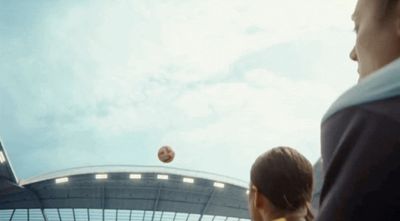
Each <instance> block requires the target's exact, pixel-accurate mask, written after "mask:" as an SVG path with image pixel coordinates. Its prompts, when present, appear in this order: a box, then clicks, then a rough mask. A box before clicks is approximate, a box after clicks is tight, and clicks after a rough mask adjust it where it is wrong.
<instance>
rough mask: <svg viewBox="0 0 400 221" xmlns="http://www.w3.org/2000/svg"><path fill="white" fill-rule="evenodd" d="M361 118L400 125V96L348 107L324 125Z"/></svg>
mask: <svg viewBox="0 0 400 221" xmlns="http://www.w3.org/2000/svg"><path fill="white" fill-rule="evenodd" d="M354 118H360V119H365V120H368V121H371V120H372V119H377V118H378V119H380V120H382V121H392V122H393V123H395V122H397V123H399V124H400V96H396V97H392V98H387V99H382V100H378V101H373V102H368V103H363V104H359V105H354V106H351V107H347V108H345V109H342V110H340V111H338V112H337V113H335V114H334V115H333V116H331V117H330V118H329V119H327V120H326V121H325V122H324V124H330V123H332V122H341V121H343V122H348V120H350V119H354Z"/></svg>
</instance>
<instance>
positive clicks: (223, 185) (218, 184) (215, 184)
mask: <svg viewBox="0 0 400 221" xmlns="http://www.w3.org/2000/svg"><path fill="white" fill-rule="evenodd" d="M214 186H215V187H218V188H224V187H225V184H223V183H219V182H214Z"/></svg>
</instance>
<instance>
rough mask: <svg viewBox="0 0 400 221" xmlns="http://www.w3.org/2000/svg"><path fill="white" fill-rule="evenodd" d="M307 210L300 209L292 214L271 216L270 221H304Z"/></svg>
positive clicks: (284, 213)
mask: <svg viewBox="0 0 400 221" xmlns="http://www.w3.org/2000/svg"><path fill="white" fill-rule="evenodd" d="M306 215H307V208H300V209H298V210H296V211H293V212H281V213H278V214H275V215H274V216H273V219H271V220H272V221H305V220H306V219H305V217H306Z"/></svg>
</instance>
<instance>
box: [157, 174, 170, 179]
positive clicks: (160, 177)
mask: <svg viewBox="0 0 400 221" xmlns="http://www.w3.org/2000/svg"><path fill="white" fill-rule="evenodd" d="M157 179H159V180H168V175H164V174H158V175H157Z"/></svg>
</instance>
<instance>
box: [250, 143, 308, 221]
mask: <svg viewBox="0 0 400 221" xmlns="http://www.w3.org/2000/svg"><path fill="white" fill-rule="evenodd" d="M250 180H251V184H250V193H249V212H250V215H251V218H252V220H253V221H268V220H273V219H276V218H279V217H297V218H306V220H312V217H313V216H312V213H311V211H310V210H309V203H310V201H311V192H312V188H313V169H312V166H311V163H310V162H309V161H308V160H307V159H306V158H305V157H304V156H303V155H301V154H300V153H299V152H297V151H296V150H295V149H293V148H290V147H276V148H273V149H271V150H269V151H268V152H265V153H264V154H262V155H260V156H259V157H258V158H257V160H256V161H255V162H254V164H253V166H252V168H251V172H250Z"/></svg>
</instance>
